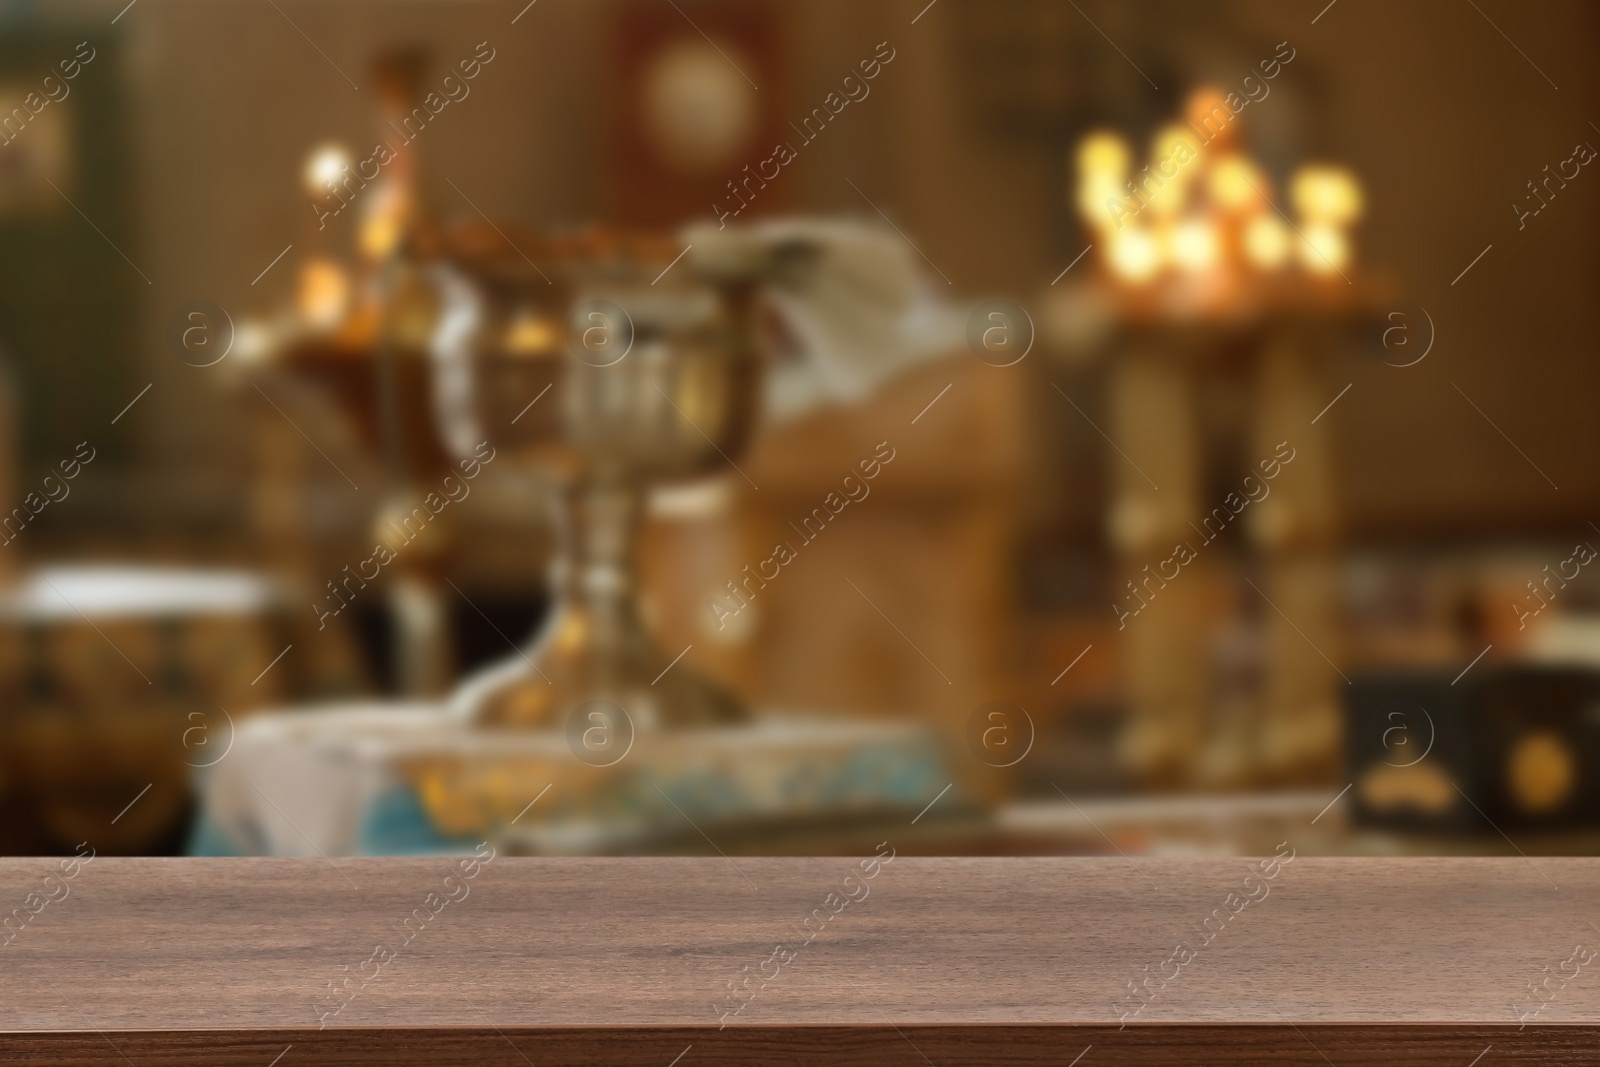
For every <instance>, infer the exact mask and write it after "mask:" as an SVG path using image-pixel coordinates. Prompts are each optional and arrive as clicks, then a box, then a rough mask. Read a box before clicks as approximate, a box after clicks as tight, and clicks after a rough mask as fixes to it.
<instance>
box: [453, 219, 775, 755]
mask: <svg viewBox="0 0 1600 1067" xmlns="http://www.w3.org/2000/svg"><path fill="white" fill-rule="evenodd" d="M675 244H676V243H675V242H673V243H671V244H667V243H664V242H643V243H640V244H638V245H635V246H632V247H629V248H625V249H622V250H621V251H618V250H617V249H615V248H613V249H611V250H610V251H609V253H608V254H607V255H604V256H600V257H598V258H596V257H593V256H591V255H569V258H568V259H567V261H565V262H563V261H562V259H561V256H560V250H559V248H557V247H554V246H546V247H547V250H550V251H551V254H552V255H553V256H555V258H554V259H552V260H550V261H549V262H550V263H551V266H550V268H549V269H548V270H540V272H539V273H537V274H535V273H534V271H528V270H525V269H524V268H525V266H527V265H528V264H523V263H521V262H519V261H509V262H508V261H501V262H500V263H497V264H488V265H486V264H483V263H481V262H478V263H471V262H465V261H462V260H455V261H446V262H445V263H444V264H442V265H441V266H440V267H439V268H438V270H439V272H440V275H439V277H440V285H439V291H440V293H441V294H442V300H441V308H440V315H439V328H438V330H437V333H436V337H435V344H434V360H435V374H436V381H437V383H438V384H437V386H436V391H437V393H438V397H439V400H438V403H437V404H436V408H437V410H438V412H439V413H440V418H441V422H442V425H441V431H442V432H441V436H442V437H443V438H444V439H445V440H446V442H447V443H449V444H450V445H451V446H452V448H453V450H454V451H456V452H458V453H464V452H465V450H466V449H467V448H469V447H470V445H469V443H468V442H469V441H472V440H474V439H478V440H481V439H482V438H479V437H477V433H478V428H479V427H480V426H492V427H494V428H495V429H494V431H493V432H492V433H490V434H487V435H486V436H501V435H502V434H504V435H505V436H503V437H501V439H502V440H504V441H505V442H506V443H507V445H508V446H509V447H510V449H511V450H512V451H513V454H514V455H516V456H517V457H518V459H517V460H513V462H518V461H521V460H526V461H529V462H531V463H533V464H535V465H537V466H538V467H539V468H540V469H541V470H542V471H543V472H544V473H545V474H546V475H547V476H548V477H549V482H550V484H551V485H552V486H553V488H554V491H553V492H552V494H551V495H552V498H553V503H554V504H555V505H556V509H557V512H558V523H557V526H558V529H559V531H560V533H559V536H558V538H557V540H556V552H555V554H554V558H553V561H552V564H551V575H550V578H551V587H552V592H553V602H552V607H551V610H550V612H549V615H548V617H547V619H546V621H545V622H544V624H543V625H542V627H541V628H540V630H539V631H538V632H537V633H536V634H535V635H534V637H533V638H532V640H531V641H530V642H529V643H528V644H527V645H526V646H524V647H523V648H521V649H520V650H519V652H518V654H517V655H514V656H511V657H509V658H507V659H506V660H505V661H503V662H502V663H501V664H500V665H499V666H497V667H494V668H491V669H489V670H487V671H486V672H484V673H482V674H480V675H477V676H475V677H473V678H470V679H468V680H467V681H466V682H465V683H463V684H462V685H461V687H460V688H459V689H458V690H457V691H456V693H455V695H454V697H453V699H452V703H451V707H452V710H453V712H454V713H456V714H457V715H459V716H461V717H463V718H465V719H467V720H469V721H470V722H472V723H473V724H475V725H477V726H479V727H482V728H487V729H505V730H520V729H563V728H564V729H568V730H569V731H570V730H572V729H574V728H575V726H574V724H576V728H578V729H584V728H588V727H589V726H590V725H591V722H592V723H595V724H600V725H602V726H603V727H604V728H605V729H607V730H608V731H609V730H611V729H613V728H615V729H626V730H628V731H630V732H629V736H630V737H631V730H633V729H637V730H640V731H650V730H654V729H674V728H683V727H694V726H710V725H718V724H731V723H737V722H741V721H743V720H744V719H745V718H746V712H745V709H744V707H743V706H742V705H741V704H740V702H739V701H738V700H737V699H736V698H735V697H734V696H733V695H732V694H731V693H730V692H728V691H727V690H726V689H725V688H724V687H723V686H721V685H719V684H718V683H716V682H714V681H713V680H711V679H709V678H707V677H706V676H704V675H702V674H700V673H699V672H698V671H696V670H694V669H693V668H692V667H690V666H689V665H687V664H683V663H677V664H674V663H673V658H672V656H671V655H669V654H667V653H664V652H663V651H662V650H661V649H660V648H658V647H657V645H656V643H655V642H654V641H653V640H652V639H651V637H650V634H649V633H648V631H647V630H646V628H645V625H644V622H643V620H642V618H641V616H640V612H639V607H638V592H639V582H638V576H637V568H636V542H637V539H638V534H639V529H640V522H641V512H642V509H643V505H644V500H645V494H646V492H648V490H649V489H650V487H651V486H654V485H659V484H666V483H672V482H678V481H687V480H690V479H694V478H699V477H705V476H708V475H710V474H713V473H715V472H717V471H718V470H719V469H721V470H727V469H729V468H730V466H731V464H732V463H733V457H736V456H737V455H739V454H740V453H741V451H742V450H743V448H744V446H745V444H746V442H747V441H748V439H749V437H750V434H751V430H752V427H753V425H754V422H755V420H756V413H757V408H758V405H759V403H760V385H761V373H760V371H761V366H760V356H759V346H758V344H757V341H756V336H755V329H754V304H755V301H754V292H755V285H756V281H757V279H758V275H759V274H760V273H761V271H760V267H759V265H757V264H753V263H727V262H722V263H719V264H707V263H703V262H701V261H698V260H696V259H693V258H690V259H686V260H685V261H684V262H674V261H673V260H672V259H671V255H672V254H673V253H674V252H676V251H677V248H676V247H674V246H675ZM669 267H670V268H671V269H668V268H669ZM535 269H536V270H538V268H535ZM663 272H665V273H663ZM529 398H533V400H534V402H533V403H532V405H531V406H525V407H522V410H521V411H520V412H517V413H516V414H512V413H513V412H515V411H516V406H517V405H521V404H525V403H527V401H528V399H529ZM508 428H509V429H508ZM669 666H670V667H671V670H668V669H667V668H668V667H669ZM595 709H600V710H599V714H598V715H596V711H595ZM618 709H620V710H621V712H622V713H623V717H624V719H625V720H626V721H625V723H618V722H617V721H616V713H617V710H618ZM630 743H631V742H630Z"/></svg>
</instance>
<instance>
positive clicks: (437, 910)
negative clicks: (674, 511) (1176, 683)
mask: <svg viewBox="0 0 1600 1067" xmlns="http://www.w3.org/2000/svg"><path fill="white" fill-rule="evenodd" d="M890 848H892V845H890V846H887V847H885V848H884V849H883V850H882V851H883V852H884V854H886V855H887V854H888V852H889V850H890ZM1283 851H1284V853H1285V854H1287V852H1288V849H1287V847H1286V848H1285V849H1284V850H1283ZM458 862H459V861H457V860H453V859H446V858H432V859H405V860H395V859H388V860H376V859H337V860H332V861H324V860H278V859H233V860H184V859H177V860H170V859H112V858H106V857H102V858H98V859H95V860H93V861H92V862H90V863H88V864H85V865H83V866H82V867H81V869H80V870H79V871H78V873H77V875H76V877H73V878H71V879H69V880H65V881H63V880H62V876H61V874H60V872H59V869H58V863H57V861H55V860H45V859H7V860H0V908H3V909H4V910H3V911H0V915H4V916H6V917H9V919H10V921H9V924H8V930H9V936H10V940H9V942H7V943H5V944H4V945H0V1061H3V1062H8V1063H9V1062H16V1063H28V1064H90V1063H96V1064H100V1063H128V1064H136V1065H140V1067H143V1065H144V1064H167V1063H170V1064H195V1065H200V1064H208V1065H234V1064H239V1065H245V1064H248V1065H252V1067H271V1064H272V1063H273V1062H274V1058H275V1057H277V1056H279V1055H280V1053H281V1054H282V1056H283V1058H282V1060H281V1061H280V1067H298V1065H302V1064H367V1063H384V1064H402V1065H403V1064H424V1063H426V1064H451V1063H467V1062H471V1063H474V1064H483V1065H495V1064H507V1065H515V1064H522V1063H532V1064H536V1065H537V1067H548V1065H559V1064H595V1065H599V1064H634V1065H642V1067H671V1065H672V1064H673V1063H674V1062H676V1063H677V1065H678V1067H702V1065H709V1064H729V1065H731V1064H760V1063H794V1064H799V1063H805V1064H867V1063H872V1064H901V1063H903V1064H912V1065H915V1064H932V1065H936V1067H946V1065H955V1064H1054V1065H1059V1067H1068V1065H1070V1064H1072V1063H1074V1062H1075V1058H1077V1057H1080V1056H1081V1059H1078V1060H1076V1062H1078V1063H1079V1064H1080V1067H1100V1065H1107V1064H1146V1063H1150V1064H1156V1063H1177V1064H1254V1063H1269V1062H1270V1063H1273V1064H1324V1063H1331V1064H1336V1065H1339V1067H1345V1065H1354V1064H1384V1065H1391V1064H1417V1065H1435V1064H1437V1065H1447V1064H1448V1065H1454V1067H1469V1065H1471V1064H1473V1063H1474V1061H1475V1058H1477V1057H1479V1056H1481V1057H1482V1058H1481V1059H1478V1060H1476V1062H1477V1063H1478V1064H1479V1065H1480V1067H1496V1064H1499V1063H1510V1062H1516V1063H1519V1064H1551V1065H1554V1064H1600V959H1593V962H1582V961H1584V959H1585V954H1584V953H1582V952H1579V951H1578V949H1579V947H1580V946H1581V947H1583V948H1586V949H1600V928H1597V927H1600V860H1596V859H1570V858H1545V857H1533V858H1532V859H1520V858H1519V859H1498V858H1495V859H1385V860H1366V859H1360V860H1351V859H1315V858H1309V857H1296V858H1294V859H1292V860H1289V861H1288V862H1282V861H1280V862H1279V863H1278V864H1276V865H1275V866H1273V865H1264V864H1263V863H1262V862H1261V861H1258V860H1253V859H1171V858H1167V859H1148V858H1143V857H1141V858H1138V859H1137V860H1123V859H1116V858H1114V859H925V858H915V857H911V856H900V857H897V858H894V859H893V860H891V861H890V862H887V863H873V862H871V857H863V858H862V859H860V860H854V859H849V858H839V857H835V858H824V859H747V858H739V859H737V860H734V861H729V860H724V859H716V858H713V859H701V858H693V859H688V858H682V859H678V858H652V859H520V858H510V857H504V856H501V857H497V858H494V859H493V860H490V861H488V862H485V863H482V864H481V866H479V867H478V868H477V869H476V872H475V875H474V876H473V877H470V878H466V877H463V876H462V872H461V869H460V868H459V866H458ZM1264 866H1265V867H1266V869H1265V870H1264V869H1263V868H1264ZM873 872H875V873H873ZM49 875H53V877H51V879H50V880H49V882H47V881H46V876H49ZM452 875H453V876H454V877H453V878H452V880H451V881H449V882H447V880H446V879H447V877H450V876H452ZM47 886H48V887H49V889H48V892H49V894H50V895H51V896H52V897H54V898H55V899H52V900H50V901H49V902H48V903H46V904H44V905H43V906H42V907H40V906H39V901H40V900H41V899H44V894H45V893H46V892H47V889H46V887H47ZM63 887H64V888H65V890H66V892H65V894H64V895H63ZM30 894H38V895H37V896H30ZM430 894H438V895H437V896H433V897H430ZM830 894H837V895H835V896H830ZM450 897H454V898H455V899H453V900H452V899H449V898H450ZM850 898H855V899H850ZM841 901H848V903H841ZM441 902H444V903H441ZM14 909H20V912H21V915H23V916H26V919H25V920H23V919H20V918H18V917H17V912H16V911H15V910H14ZM35 909H37V910H36V911H35ZM835 912H836V913H835ZM824 917H825V918H824ZM408 920H409V922H408ZM808 920H809V925H808V922H807V921H808ZM777 946H783V948H782V950H780V951H777V952H775V949H776V948H777ZM1180 946H1186V948H1187V951H1186V952H1185V951H1182V950H1181V949H1180ZM380 948H381V951H379V950H380ZM1590 955H1591V956H1592V953H1590ZM746 968H748V970H746ZM1147 968H1148V969H1147ZM1574 972H1575V973H1574ZM1150 975H1158V976H1166V977H1165V978H1164V979H1163V978H1162V977H1156V978H1152V979H1150V980H1149V981H1148V982H1146V983H1145V984H1144V985H1143V987H1142V989H1143V992H1142V995H1139V996H1136V995H1135V994H1134V993H1133V992H1130V989H1129V986H1128V983H1129V982H1130V981H1134V982H1139V981H1142V980H1144V979H1145V978H1147V976H1150ZM747 976H749V978H748V981H746V978H747ZM1552 976H1555V977H1552ZM730 982H735V983H740V984H741V987H742V990H743V992H742V995H741V996H740V997H738V998H737V999H736V998H734V997H732V996H731V995H730V988H729V983H730ZM1541 982H1543V983H1545V984H1544V985H1543V986H1542V987H1541V999H1540V1000H1535V999H1533V993H1532V992H1531V990H1530V986H1529V983H1541ZM330 983H342V984H343V987H344V990H345V991H344V993H343V994H342V996H339V997H337V998H336V997H335V995H334V994H333V993H332V992H331V988H332V987H331V986H330ZM1541 1002H1542V1003H1543V1006H1542V1007H1539V1005H1540V1004H1541ZM741 1003H742V1004H743V1007H742V1009H741V1010H738V1011H737V1013H736V1014H735V1013H733V1009H734V1008H735V1007H737V1006H738V1005H740V1004H741ZM335 1008H336V1009H337V1010H335ZM1135 1008H1137V1009H1138V1010H1137V1011H1136V1012H1135V1011H1134V1009H1135ZM1535 1008H1537V1012H1536V1013H1535ZM1123 1024H1125V1025H1123ZM1524 1024H1525V1025H1524ZM286 1048H287V1051H285V1049H286ZM1086 1049H1087V1051H1085V1050H1086ZM1486 1049H1487V1051H1485V1050H1486ZM680 1055H681V1059H679V1058H678V1057H680Z"/></svg>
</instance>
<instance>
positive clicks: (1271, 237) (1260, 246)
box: [1244, 214, 1292, 270]
mask: <svg viewBox="0 0 1600 1067" xmlns="http://www.w3.org/2000/svg"><path fill="white" fill-rule="evenodd" d="M1291 236H1292V235H1291V234H1290V232H1289V227H1287V226H1285V225H1284V224H1283V220H1282V219H1280V218H1278V216H1277V215H1276V214H1262V215H1257V216H1256V217H1255V218H1253V219H1251V220H1250V222H1249V223H1248V224H1247V225H1246V226H1245V228H1244V254H1245V258H1247V259H1248V260H1249V261H1250V263H1251V265H1252V266H1255V267H1259V268H1260V269H1262V270H1277V269H1278V268H1280V267H1282V266H1283V265H1284V263H1286V262H1287V261H1288V259H1289V252H1290V244H1289V242H1290V239H1291Z"/></svg>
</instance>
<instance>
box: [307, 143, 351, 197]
mask: <svg viewBox="0 0 1600 1067" xmlns="http://www.w3.org/2000/svg"><path fill="white" fill-rule="evenodd" d="M349 166H350V154H349V153H348V152H346V151H345V150H344V148H343V147H342V146H340V145H336V144H325V145H322V146H321V147H319V148H318V149H317V150H316V151H314V152H312V153H311V155H310V156H309V157H308V158H307V159H306V169H305V183H306V191H307V192H308V193H310V194H311V195H312V196H313V197H315V198H318V199H320V198H322V197H324V196H327V195H328V190H330V189H332V188H333V187H334V185H335V184H337V182H338V181H339V179H340V177H342V176H343V174H344V172H345V169H346V168H347V167H349Z"/></svg>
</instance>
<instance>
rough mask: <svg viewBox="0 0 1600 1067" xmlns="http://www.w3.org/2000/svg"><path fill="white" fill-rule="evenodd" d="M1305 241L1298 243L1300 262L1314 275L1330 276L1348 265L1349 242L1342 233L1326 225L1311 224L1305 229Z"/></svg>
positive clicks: (1340, 230)
mask: <svg viewBox="0 0 1600 1067" xmlns="http://www.w3.org/2000/svg"><path fill="white" fill-rule="evenodd" d="M1305 231H1306V236H1305V240H1303V241H1301V242H1300V262H1301V263H1303V264H1305V267H1306V269H1307V270H1309V271H1311V272H1313V273H1315V274H1332V273H1334V272H1336V271H1341V270H1343V269H1344V268H1345V267H1347V266H1349V264H1350V242H1349V241H1348V240H1347V239H1346V238H1345V235H1344V231H1343V230H1342V229H1340V228H1339V227H1338V226H1334V225H1330V224H1328V223H1312V224H1310V225H1308V226H1306V227H1305Z"/></svg>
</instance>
